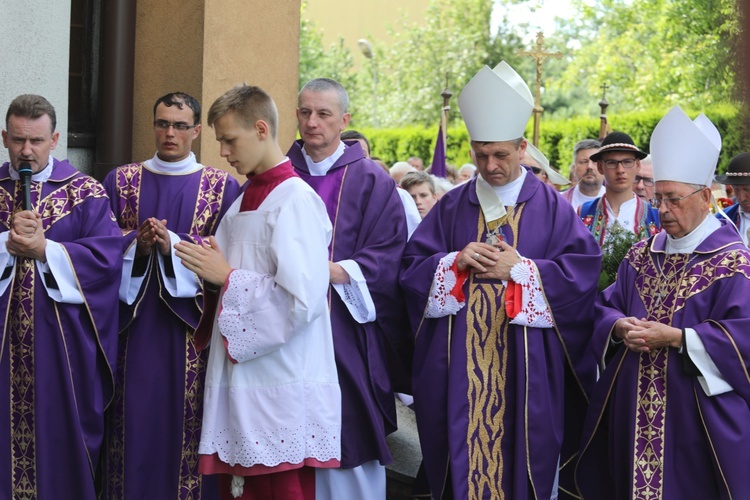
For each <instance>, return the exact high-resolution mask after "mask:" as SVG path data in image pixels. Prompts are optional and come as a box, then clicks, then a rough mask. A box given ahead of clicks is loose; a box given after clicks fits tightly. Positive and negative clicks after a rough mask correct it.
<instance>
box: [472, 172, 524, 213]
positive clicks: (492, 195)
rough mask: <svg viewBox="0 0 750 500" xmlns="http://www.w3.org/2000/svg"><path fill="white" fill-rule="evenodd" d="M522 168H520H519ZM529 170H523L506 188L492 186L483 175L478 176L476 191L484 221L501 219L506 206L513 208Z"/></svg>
mask: <svg viewBox="0 0 750 500" xmlns="http://www.w3.org/2000/svg"><path fill="white" fill-rule="evenodd" d="M519 168H520V167H519ZM526 174H527V170H526V169H525V168H521V175H520V176H518V179H515V180H513V181H511V182H509V183H508V184H505V185H504V186H490V184H489V183H488V182H487V181H486V180H484V178H483V177H482V174H477V182H476V191H477V199H478V200H479V206H480V207H482V213H483V214H484V220H485V221H487V222H488V223H489V222H492V221H496V220H498V219H501V218H502V217H503V216H504V215H505V214H506V210H505V207H506V206H513V205H515V204H516V202H517V201H518V195H519V194H520V193H521V188H522V187H523V182H524V180H526Z"/></svg>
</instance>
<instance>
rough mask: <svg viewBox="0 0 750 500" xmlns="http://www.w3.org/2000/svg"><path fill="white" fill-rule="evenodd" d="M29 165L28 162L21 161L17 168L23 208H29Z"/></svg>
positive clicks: (30, 172)
mask: <svg viewBox="0 0 750 500" xmlns="http://www.w3.org/2000/svg"><path fill="white" fill-rule="evenodd" d="M31 174H33V172H32V171H31V165H29V162H27V161H25V162H22V163H21V165H20V166H19V168H18V175H19V176H20V177H21V186H22V187H23V209H24V210H31Z"/></svg>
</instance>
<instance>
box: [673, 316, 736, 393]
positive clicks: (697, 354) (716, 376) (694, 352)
mask: <svg viewBox="0 0 750 500" xmlns="http://www.w3.org/2000/svg"><path fill="white" fill-rule="evenodd" d="M685 343H686V344H687V350H688V356H690V360H691V361H692V362H693V364H695V367H696V368H698V370H700V372H701V375H699V376H698V383H699V384H700V385H701V388H702V389H703V392H704V393H705V394H706V396H718V395H719V394H724V393H725V392H729V391H732V390H734V389H733V388H732V386H731V385H729V382H727V381H726V380H724V378H723V377H722V376H721V372H720V371H719V368H718V367H717V366H716V363H714V361H713V360H712V359H711V356H710V355H709V354H708V351H706V346H705V345H704V344H703V341H702V340H701V338H700V336H699V335H698V333H697V332H696V331H695V330H694V329H692V328H685Z"/></svg>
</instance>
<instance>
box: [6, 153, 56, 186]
mask: <svg viewBox="0 0 750 500" xmlns="http://www.w3.org/2000/svg"><path fill="white" fill-rule="evenodd" d="M54 161H55V160H54V159H53V158H52V157H51V156H50V157H49V160H48V161H47V166H45V167H44V168H43V169H41V170H40V171H39V172H37V173H35V174H33V175H32V176H31V180H32V181H34V182H47V179H49V178H50V176H51V175H52V170H53V164H54ZM8 173H9V174H10V178H11V179H13V180H14V181H18V180H21V176H20V175H18V170H16V169H15V168H13V167H11V166H10V164H9V165H8Z"/></svg>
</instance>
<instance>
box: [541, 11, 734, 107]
mask: <svg viewBox="0 0 750 500" xmlns="http://www.w3.org/2000/svg"><path fill="white" fill-rule="evenodd" d="M574 5H575V6H576V9H577V10H578V12H579V15H578V16H577V17H576V19H575V21H573V22H567V23H566V22H560V23H559V26H560V30H559V32H558V33H557V35H556V41H557V43H558V45H561V44H564V46H565V47H567V50H565V52H566V56H567V57H566V60H565V61H564V62H563V64H564V69H563V71H562V73H561V74H560V78H551V79H550V81H551V85H550V87H549V89H548V90H549V94H552V95H556V96H557V98H558V99H560V98H561V97H567V98H568V102H567V103H565V105H563V106H557V108H560V109H561V112H560V113H559V114H569V115H573V114H580V113H586V114H594V113H596V112H597V111H598V110H597V108H596V107H595V106H590V105H589V106H586V107H585V108H584V107H581V106H579V105H577V103H576V102H575V101H576V100H577V99H576V97H577V96H578V95H579V93H580V91H581V89H583V90H584V91H585V93H586V94H588V95H589V96H600V95H601V90H600V86H601V85H602V83H605V82H606V83H608V84H609V85H611V89H610V90H609V91H608V94H607V96H608V97H607V98H608V100H609V101H610V102H612V103H617V106H618V107H619V108H620V109H621V110H623V111H624V110H625V109H628V110H645V109H648V108H650V107H654V108H657V109H661V110H664V111H666V110H667V109H668V108H669V107H671V106H672V105H674V104H679V105H680V106H682V107H689V108H692V109H706V108H708V107H710V106H712V105H715V104H716V103H726V102H732V101H733V100H734V97H735V95H734V80H735V73H736V70H737V68H736V64H735V60H736V57H735V54H736V51H735V47H734V44H735V41H736V40H737V39H738V35H739V13H738V9H737V4H736V3H735V1H734V0H601V1H598V2H593V3H592V2H589V1H585V0H575V3H574ZM577 47H578V48H577ZM561 100H562V101H564V99H561ZM558 104H561V103H558ZM553 110H556V109H553Z"/></svg>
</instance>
